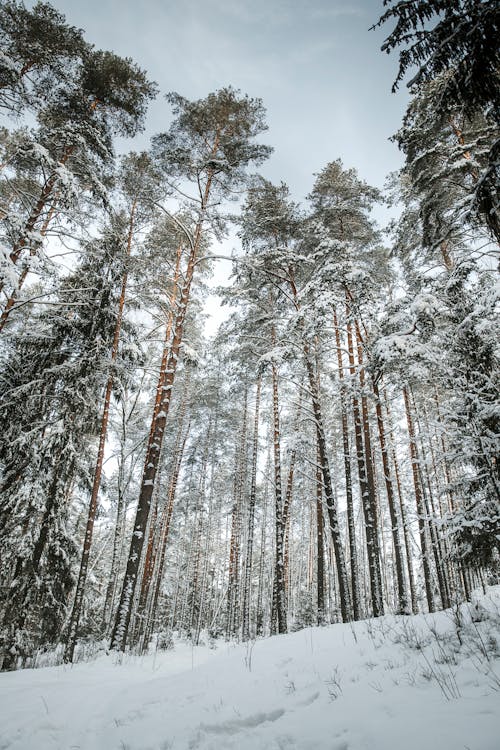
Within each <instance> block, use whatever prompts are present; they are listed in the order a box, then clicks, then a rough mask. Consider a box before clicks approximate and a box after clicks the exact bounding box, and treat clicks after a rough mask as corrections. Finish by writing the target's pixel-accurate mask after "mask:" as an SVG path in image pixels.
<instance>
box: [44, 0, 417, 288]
mask: <svg viewBox="0 0 500 750" xmlns="http://www.w3.org/2000/svg"><path fill="white" fill-rule="evenodd" d="M51 1H52V2H53V4H54V6H55V7H56V8H57V9H58V10H60V11H61V12H62V13H64V14H65V16H66V18H67V21H68V23H70V24H72V25H74V26H77V27H80V28H82V29H84V30H85V32H86V33H85V36H86V38H87V40H88V41H90V42H92V43H93V44H95V45H96V47H98V48H101V49H110V50H113V51H114V52H116V53H117V54H120V55H123V56H127V57H131V58H132V59H133V60H134V61H135V62H137V63H138V64H139V65H140V66H141V67H142V68H144V69H145V70H146V71H147V72H148V73H149V76H150V78H151V79H152V80H155V81H156V82H157V83H158V85H159V88H160V92H161V93H160V95H159V97H158V99H157V100H156V101H155V102H154V103H153V105H152V106H151V109H150V112H149V115H148V119H147V128H146V131H145V133H144V134H143V136H141V138H140V139H139V140H136V141H134V143H133V144H132V143H131V144H130V148H133V149H134V150H139V149H141V148H146V147H147V145H148V141H149V137H150V136H151V135H153V134H154V133H157V132H161V131H163V130H166V129H167V128H168V125H169V122H170V119H171V115H170V109H169V106H168V103H167V102H166V101H165V100H164V98H163V97H164V94H165V93H167V92H168V91H177V92H179V93H180V94H182V95H183V96H185V97H187V98H188V99H198V98H201V97H205V96H206V95H207V94H208V93H210V92H211V91H215V90H216V89H219V88H221V87H223V86H227V85H229V84H231V85H232V86H233V87H235V88H238V89H241V91H242V92H243V93H246V94H249V95H250V96H253V97H260V98H261V99H262V100H263V102H264V105H265V107H266V110H267V122H268V125H269V130H268V132H267V133H266V134H265V135H264V137H263V138H262V140H264V141H265V142H267V143H268V144H269V145H271V146H273V147H274V154H273V155H272V157H271V158H270V160H269V161H268V162H267V163H266V164H264V165H263V166H262V167H261V172H262V173H263V174H264V175H265V176H266V177H267V178H268V179H270V180H272V181H273V182H278V181H280V180H283V181H284V182H286V183H287V184H288V185H289V187H290V189H291V191H292V194H293V196H294V197H295V199H296V200H302V199H303V198H304V197H305V196H306V195H307V193H308V192H309V191H310V189H311V187H312V183H313V180H314V178H313V174H314V173H316V172H318V171H319V170H320V169H322V168H323V167H324V166H325V165H326V164H327V163H328V162H329V161H332V160H333V159H337V158H339V157H340V158H341V159H342V161H343V162H344V165H345V166H346V167H355V168H356V169H357V170H358V172H359V174H360V176H361V177H362V178H363V179H365V180H366V181H367V182H369V183H371V184H373V185H376V186H378V187H382V186H383V183H384V180H385V177H386V175H387V174H388V173H389V172H390V171H392V170H394V169H397V168H398V167H399V166H400V164H401V155H400V153H399V152H398V149H397V147H396V146H395V145H394V144H393V143H391V142H390V141H389V140H388V139H389V137H390V136H391V135H392V134H393V133H394V132H395V131H396V130H397V129H398V128H399V126H400V123H401V118H402V114H403V111H404V107H405V104H406V101H407V95H406V91H405V90H404V87H403V91H402V92H401V93H398V94H397V95H394V94H391V84H392V81H393V79H394V77H395V75H396V70H397V57H396V56H394V55H391V56H389V55H386V54H384V53H382V52H381V51H380V46H381V43H382V41H383V39H384V38H385V36H387V34H388V33H389V28H385V29H383V30H380V29H378V30H376V31H369V28H370V26H371V25H372V24H373V23H375V22H376V21H377V20H378V18H379V16H380V14H381V12H382V0H353V1H352V2H347V0H344V1H342V0H142V1H141V0H135V1H134V0H51ZM31 4H33V3H31ZM383 217H384V212H383V211H381V212H379V218H380V219H382V220H383ZM227 270H228V269H227V268H224V264H222V266H221V267H219V268H218V270H217V277H218V278H221V279H222V277H223V276H224V275H225V274H227Z"/></svg>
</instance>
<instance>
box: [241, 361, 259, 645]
mask: <svg viewBox="0 0 500 750" xmlns="http://www.w3.org/2000/svg"><path fill="white" fill-rule="evenodd" d="M261 381H262V378H261V375H260V374H259V375H258V377H257V388H256V393H255V416H254V428H253V443H252V474H251V479H250V497H249V500H248V530H247V554H246V558H245V572H244V581H243V612H242V625H241V637H242V640H244V641H247V640H249V638H250V598H251V587H252V557H253V536H254V525H255V500H256V494H257V458H258V450H259V407H260V390H261Z"/></svg>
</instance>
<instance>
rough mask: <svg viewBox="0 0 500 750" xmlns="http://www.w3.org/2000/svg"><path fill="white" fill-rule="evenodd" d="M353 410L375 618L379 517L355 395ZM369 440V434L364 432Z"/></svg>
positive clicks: (378, 593)
mask: <svg viewBox="0 0 500 750" xmlns="http://www.w3.org/2000/svg"><path fill="white" fill-rule="evenodd" d="M346 315H347V349H348V355H349V372H350V374H351V377H352V378H355V377H356V363H355V358H354V345H353V335H352V325H351V322H350V320H349V316H350V311H349V309H347V310H346ZM352 410H353V418H354V436H355V442H356V456H357V463H358V478H359V488H360V495H361V504H362V507H363V516H364V521H365V540H366V551H367V557H368V570H369V574H370V591H371V601H372V609H373V615H374V616H375V617H378V616H380V615H381V614H382V613H383V610H382V607H381V604H382V602H381V591H380V585H379V582H380V559H379V552H378V540H377V539H376V536H377V527H376V517H375V512H374V511H375V508H374V498H373V496H372V492H373V482H370V481H369V476H368V475H369V471H368V466H367V457H368V456H369V453H368V451H367V449H366V446H365V444H364V441H363V417H362V415H361V410H360V408H359V401H358V398H357V397H356V396H353V398H352ZM365 437H366V432H365ZM369 460H370V462H371V454H370V456H369Z"/></svg>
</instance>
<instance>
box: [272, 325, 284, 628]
mask: <svg viewBox="0 0 500 750" xmlns="http://www.w3.org/2000/svg"><path fill="white" fill-rule="evenodd" d="M275 344H276V332H275V330H274V326H273V329H272V345H273V346H275ZM271 372H272V381H273V454H274V497H275V523H276V527H275V535H276V536H275V539H276V549H275V554H276V558H275V559H276V566H275V591H276V615H277V627H278V633H286V631H287V622H286V593H285V569H284V539H285V529H284V524H283V496H282V488H281V432H280V417H279V390H278V368H277V366H276V363H275V362H274V361H273V362H272V364H271Z"/></svg>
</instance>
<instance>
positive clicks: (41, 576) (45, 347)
mask: <svg viewBox="0 0 500 750" xmlns="http://www.w3.org/2000/svg"><path fill="white" fill-rule="evenodd" d="M122 252H123V247H122V244H121V242H117V238H116V234H114V233H112V232H111V233H110V232H107V233H106V232H104V234H103V236H102V238H101V239H100V240H96V241H94V242H92V243H90V244H89V245H87V247H85V248H84V255H83V258H82V261H81V264H80V266H79V267H78V268H77V269H76V270H75V272H74V273H73V274H72V275H71V276H69V277H68V278H67V279H65V280H64V282H63V283H62V285H61V288H60V291H59V294H58V298H57V299H56V300H55V301H54V304H53V305H51V306H50V307H49V308H48V310H47V311H46V312H41V313H39V315H38V316H37V317H36V320H35V325H33V326H32V327H31V329H30V330H31V333H30V334H29V335H28V334H27V333H26V332H23V334H22V335H19V336H17V337H13V338H12V340H11V342H10V343H9V346H8V347H6V349H5V350H4V352H3V355H2V356H3V365H4V366H3V376H2V380H3V383H2V389H1V392H2V400H3V404H2V410H1V412H2V444H1V453H0V461H1V466H2V479H1V489H2V496H3V505H2V512H1V517H0V534H1V538H2V540H3V541H2V544H3V545H5V546H4V549H5V554H4V555H3V556H2V560H3V567H2V586H3V590H4V591H5V596H4V597H3V601H2V656H3V666H4V668H9V667H11V666H13V665H15V663H16V660H17V658H18V657H19V656H21V657H26V656H29V654H30V653H32V650H33V648H34V647H36V646H37V645H40V644H42V643H46V642H54V640H55V639H56V638H57V637H58V632H59V630H60V628H61V625H62V619H63V617H64V613H65V607H66V603H67V597H68V594H69V592H70V590H71V587H72V585H73V572H72V569H71V562H72V560H73V559H74V556H75V546H74V542H73V540H72V538H71V536H70V535H69V529H68V522H69V520H70V519H71V514H72V504H71V498H72V494H73V491H74V489H75V487H77V486H80V487H85V486H86V485H87V482H88V472H89V465H88V462H87V459H86V456H87V455H88V454H89V443H90V441H91V440H92V439H93V437H94V436H95V435H96V433H97V430H98V414H99V409H100V399H101V394H102V391H103V388H104V385H105V383H106V379H107V359H108V357H109V351H110V347H111V342H112V339H113V331H114V327H115V314H116V313H115V311H116V307H117V301H118V300H117V295H118V294H119V291H118V290H119V283H120V279H121V274H122Z"/></svg>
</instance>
